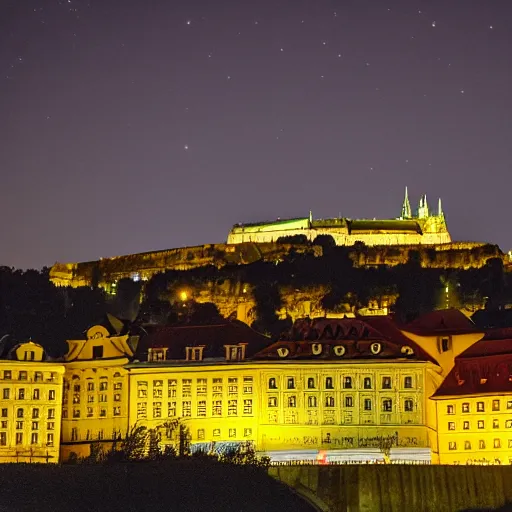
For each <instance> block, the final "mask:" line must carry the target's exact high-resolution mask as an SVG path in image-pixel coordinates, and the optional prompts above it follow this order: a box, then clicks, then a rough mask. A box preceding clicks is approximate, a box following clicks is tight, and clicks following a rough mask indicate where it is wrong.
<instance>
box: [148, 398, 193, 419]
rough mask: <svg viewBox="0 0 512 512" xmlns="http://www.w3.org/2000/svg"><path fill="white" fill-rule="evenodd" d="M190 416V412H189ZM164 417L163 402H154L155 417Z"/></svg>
mask: <svg viewBox="0 0 512 512" xmlns="http://www.w3.org/2000/svg"><path fill="white" fill-rule="evenodd" d="M189 416H190V414H189ZM161 417H162V402H153V418H161Z"/></svg>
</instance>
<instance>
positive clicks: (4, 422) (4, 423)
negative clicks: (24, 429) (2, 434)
mask: <svg viewBox="0 0 512 512" xmlns="http://www.w3.org/2000/svg"><path fill="white" fill-rule="evenodd" d="M0 425H1V427H2V428H7V421H6V420H2V421H1V422H0Z"/></svg>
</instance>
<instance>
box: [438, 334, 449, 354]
mask: <svg viewBox="0 0 512 512" xmlns="http://www.w3.org/2000/svg"><path fill="white" fill-rule="evenodd" d="M437 342H438V345H439V352H441V354H442V353H443V352H448V350H451V348H452V340H451V338H450V336H440V337H439V338H438V340H437Z"/></svg>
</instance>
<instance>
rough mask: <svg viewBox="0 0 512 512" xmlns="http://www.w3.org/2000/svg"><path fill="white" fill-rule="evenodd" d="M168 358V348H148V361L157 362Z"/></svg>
mask: <svg viewBox="0 0 512 512" xmlns="http://www.w3.org/2000/svg"><path fill="white" fill-rule="evenodd" d="M166 359H167V348H150V349H149V350H148V361H149V362H150V363H156V362H158V361H165V360H166Z"/></svg>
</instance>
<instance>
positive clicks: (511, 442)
mask: <svg viewBox="0 0 512 512" xmlns="http://www.w3.org/2000/svg"><path fill="white" fill-rule="evenodd" d="M508 447H509V448H512V439H509V440H508Z"/></svg>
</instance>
